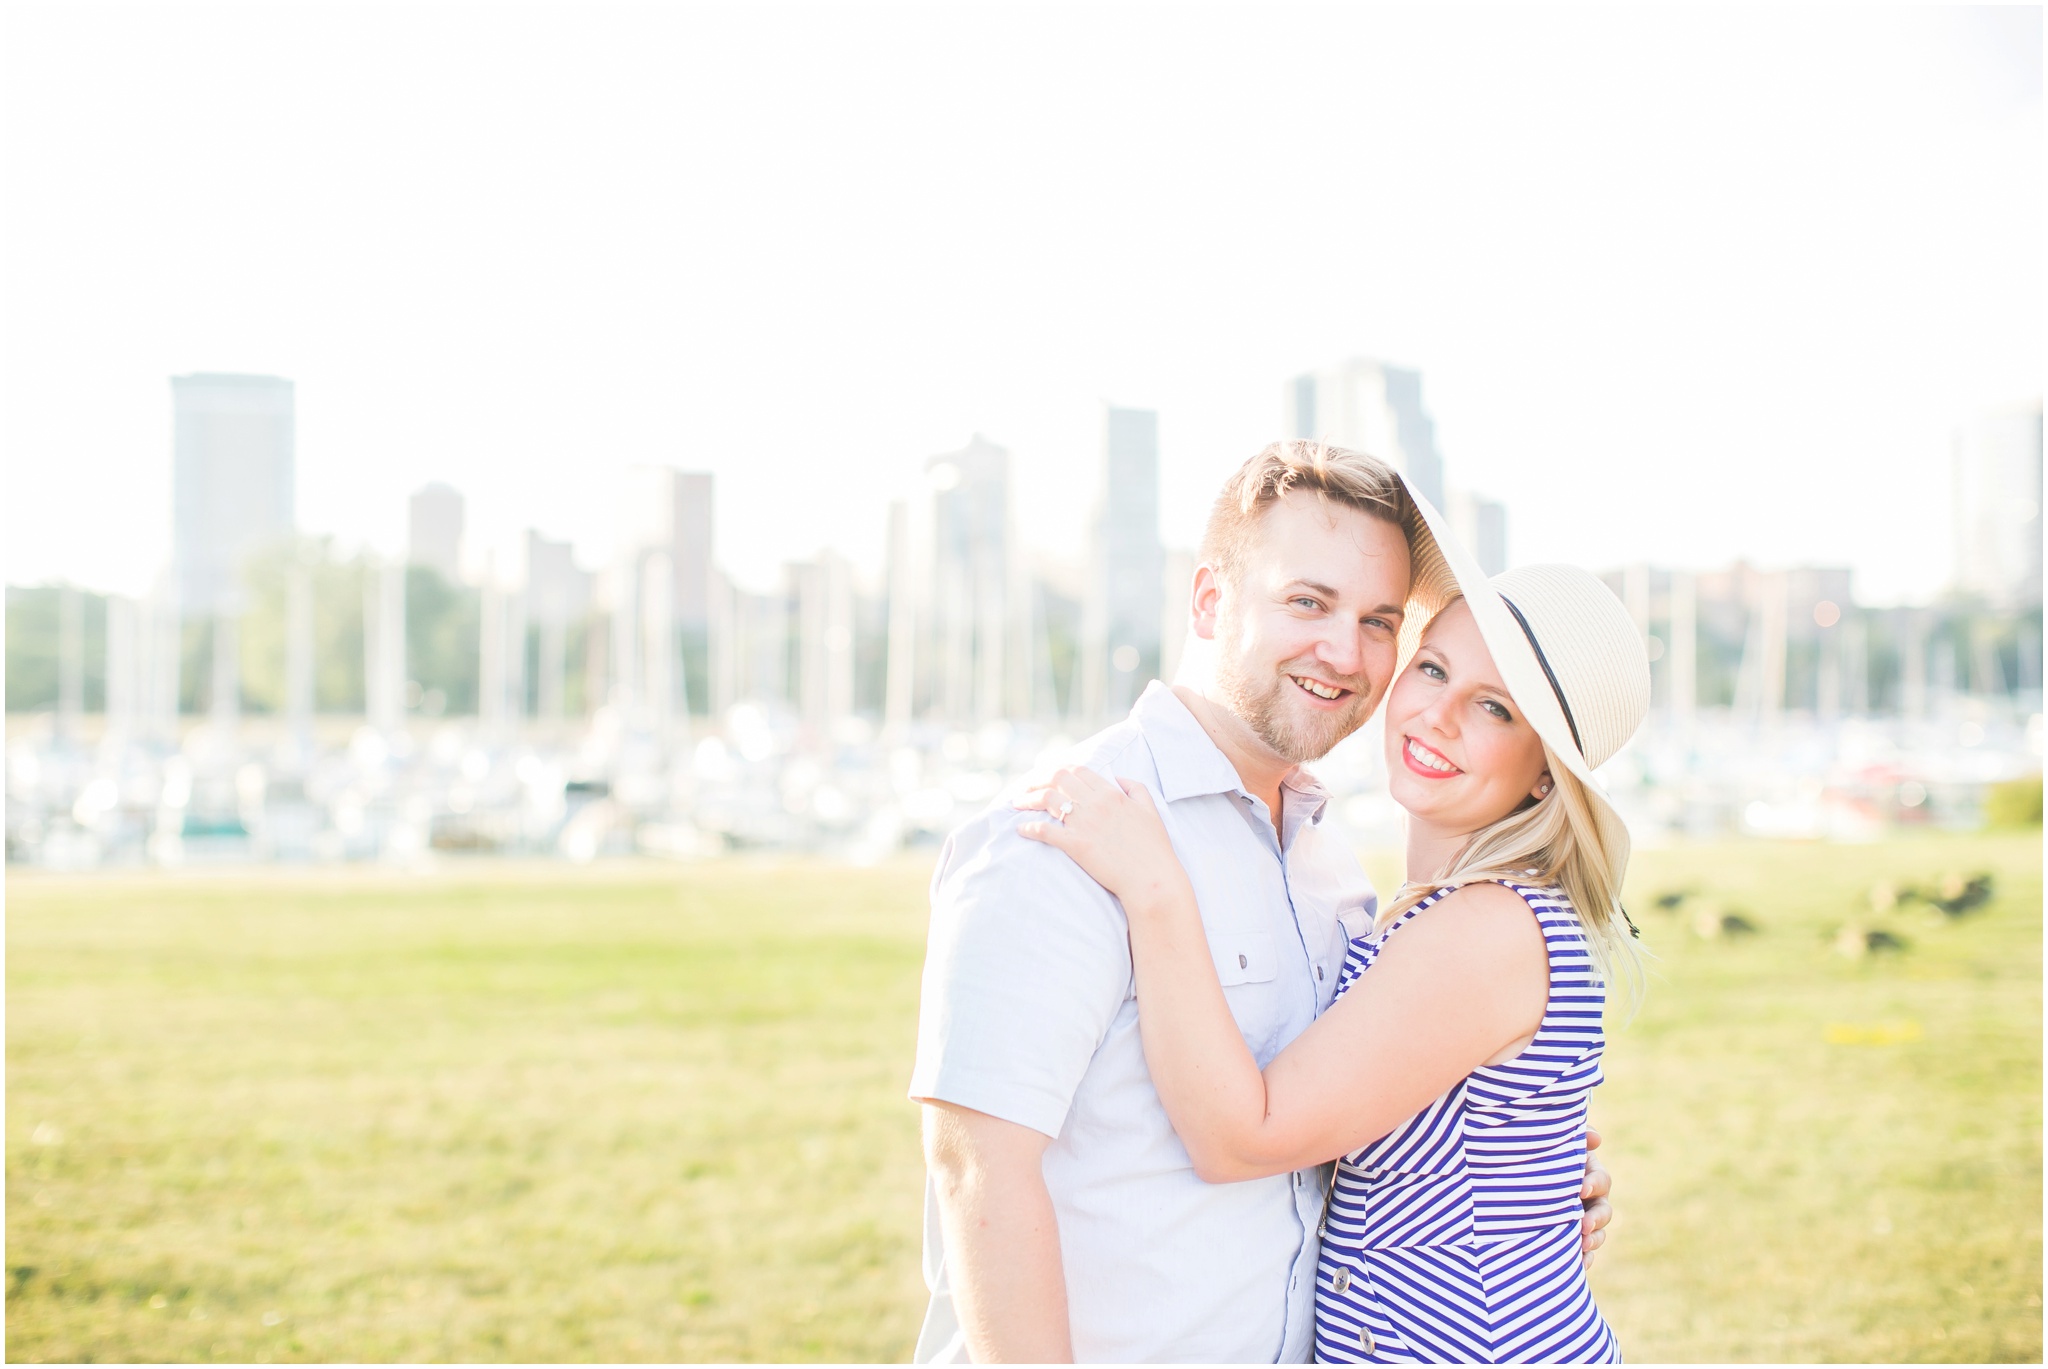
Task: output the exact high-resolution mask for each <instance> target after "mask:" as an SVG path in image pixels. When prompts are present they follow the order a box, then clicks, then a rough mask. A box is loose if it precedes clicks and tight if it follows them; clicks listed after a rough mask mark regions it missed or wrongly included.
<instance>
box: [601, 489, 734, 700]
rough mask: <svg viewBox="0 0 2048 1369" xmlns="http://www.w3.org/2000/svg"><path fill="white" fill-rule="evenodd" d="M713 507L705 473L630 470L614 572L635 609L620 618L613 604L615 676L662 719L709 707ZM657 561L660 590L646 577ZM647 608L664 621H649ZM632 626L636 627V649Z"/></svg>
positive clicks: (621, 595)
mask: <svg viewBox="0 0 2048 1369" xmlns="http://www.w3.org/2000/svg"><path fill="white" fill-rule="evenodd" d="M711 501H712V479H711V474H710V472H708V471H679V470H676V469H675V468H673V467H671V466H635V467H633V468H632V469H631V470H630V471H628V472H627V480H626V491H625V504H624V507H623V515H624V516H623V519H622V527H621V534H622V535H621V537H620V539H619V557H620V563H619V565H618V567H617V568H616V570H615V582H616V584H617V585H619V586H622V587H624V588H623V589H622V590H619V591H615V597H619V598H621V599H628V598H630V599H633V600H635V601H636V602H637V604H638V608H637V610H636V611H633V612H629V613H626V614H625V615H624V616H623V617H622V616H620V614H619V612H618V611H617V607H618V606H615V611H614V615H613V625H614V631H615V632H616V633H617V634H618V635H617V639H616V640H615V643H614V651H615V654H616V656H617V660H618V661H619V662H620V663H621V664H620V666H619V668H618V669H617V671H616V673H615V678H616V680H617V681H618V682H619V685H620V687H623V688H624V689H626V690H627V691H628V692H629V693H630V694H631V696H632V697H633V698H635V699H636V700H637V702H638V703H639V704H640V705H641V706H642V707H646V708H651V709H653V710H654V712H655V714H656V715H659V716H663V717H666V716H671V715H672V714H673V713H675V712H678V711H680V710H681V709H682V708H684V707H685V706H687V707H688V708H690V709H692V710H694V711H698V712H702V711H704V710H705V709H706V708H707V707H708V706H709V704H710V698H711V688H710V684H711V655H712V652H711V644H710V628H711V617H712V614H711V592H712V583H713V581H712V576H713V570H712V564H711V529H712V502H711ZM656 557H659V558H660V560H659V562H658V563H656V564H658V565H659V566H660V567H661V574H662V576H663V577H664V582H663V583H662V584H661V585H659V586H655V585H653V584H652V583H651V582H650V581H649V580H648V578H647V576H648V569H647V568H648V565H649V564H650V563H651V562H653V558H656ZM649 604H652V605H654V606H655V607H656V609H657V610H659V612H660V613H661V615H662V621H661V622H655V621H654V620H653V619H651V618H649V617H648V613H647V606H648V605H649ZM622 627H623V628H624V629H628V630H621V629H622ZM632 628H637V629H638V633H639V640H638V641H637V643H636V642H635V641H634V640H632V639H633V635H634V634H633V632H632V631H631V630H630V629H632ZM656 639H660V640H656ZM657 653H658V655H657ZM628 662H637V665H638V668H637V672H636V671H631V670H628V669H626V667H625V664H624V663H628ZM635 679H638V680H639V683H638V684H637V685H635V684H634V683H633V681H634V680H635ZM650 690H652V691H659V692H660V693H661V697H659V698H656V697H654V696H653V693H651V692H650Z"/></svg>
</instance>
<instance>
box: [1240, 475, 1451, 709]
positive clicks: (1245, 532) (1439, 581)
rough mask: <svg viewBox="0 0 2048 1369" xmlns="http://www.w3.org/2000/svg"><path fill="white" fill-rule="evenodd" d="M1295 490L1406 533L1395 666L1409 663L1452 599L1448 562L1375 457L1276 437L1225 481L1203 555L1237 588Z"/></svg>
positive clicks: (1404, 493)
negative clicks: (1406, 579)
mask: <svg viewBox="0 0 2048 1369" xmlns="http://www.w3.org/2000/svg"><path fill="white" fill-rule="evenodd" d="M1293 490H1312V491H1314V493H1315V495H1316V497H1317V498H1318V499H1320V500H1322V501H1323V502H1324V503H1326V504H1341V505H1343V506H1344V507H1346V508H1351V509H1356V510H1358V511H1359V512H1360V513H1363V514H1365V515H1367V516H1368V517H1371V518H1378V519H1382V520H1384V521H1386V522H1389V523H1392V524H1393V525H1394V526H1395V527H1397V528H1399V529H1400V530H1401V533H1402V535H1403V536H1404V537H1406V538H1407V539H1408V560H1409V574H1410V577H1411V578H1410V584H1409V591H1408V603H1407V605H1406V616H1405V618H1404V620H1403V623H1402V627H1401V645H1400V654H1399V657H1398V660H1399V663H1400V664H1398V665H1397V666H1396V667H1395V669H1396V671H1397V673H1398V671H1399V670H1400V669H1401V668H1402V667H1404V666H1405V665H1406V664H1407V660H1408V657H1409V655H1410V654H1411V653H1412V652H1413V651H1414V650H1415V644H1416V643H1417V642H1418V641H1420V640H1421V638H1422V629H1423V628H1424V627H1425V626H1426V625H1427V624H1428V622H1429V619H1430V618H1431V617H1432V616H1433V615H1434V614H1435V613H1436V611H1437V610H1438V609H1439V608H1441V607H1442V606H1443V605H1444V604H1445V603H1446V602H1447V601H1448V600H1449V598H1450V597H1451V595H1452V594H1453V593H1455V590H1454V588H1453V586H1452V581H1451V575H1450V568H1449V567H1448V566H1446V565H1445V564H1444V558H1443V554H1442V553H1441V552H1439V551H1438V550H1437V546H1436V539H1435V538H1434V537H1432V536H1430V533H1429V528H1428V527H1427V526H1426V525H1425V524H1424V523H1423V521H1422V514H1421V513H1420V512H1419V511H1418V510H1417V509H1416V507H1415V501H1414V499H1413V498H1411V497H1410V496H1409V494H1408V487H1407V486H1406V485H1405V484H1403V483H1402V481H1401V477H1400V475H1399V474H1398V473H1397V472H1396V471H1395V470H1394V468H1393V467H1392V466H1390V465H1388V464H1387V463H1386V462H1384V461H1382V460H1380V459H1379V458H1378V457H1376V456H1368V455H1366V454H1365V453H1364V452H1354V451H1351V450H1349V449H1347V448H1344V447H1332V446H1330V445H1329V444H1328V443H1324V442H1307V441H1302V440H1299V439H1297V440H1295V441H1291V442H1274V443H1271V444H1269V445H1268V446H1267V447H1266V448H1265V449H1264V450H1262V451H1260V452H1259V454H1258V455H1257V456H1254V457H1253V458H1252V459H1251V460H1249V461H1247V462H1245V463H1244V465H1242V466H1240V467H1238V468H1237V473H1236V474H1235V475H1233V476H1231V477H1230V479H1229V480H1227V481H1225V482H1224V485H1223V492H1222V493H1221V494H1219V495H1217V496H1216V503H1215V505H1214V506H1213V507H1212V508H1211V509H1210V510H1209V525H1208V527H1207V528H1205V529H1204V530H1203V532H1202V550H1201V560H1202V563H1203V564H1204V565H1207V566H1211V567H1213V568H1214V569H1215V571H1216V574H1217V577H1218V578H1219V579H1221V580H1223V581H1224V582H1225V583H1226V584H1229V585H1232V586H1235V585H1236V583H1237V580H1238V577H1239V576H1240V575H1241V574H1242V573H1243V571H1244V566H1245V562H1246V560H1247V559H1248V558H1249V557H1250V554H1251V549H1252V546H1253V545H1254V544H1255V543H1256V542H1257V540H1258V536H1259V526H1260V524H1261V522H1262V521H1263V520H1264V518H1265V516H1266V510H1267V509H1269V508H1271V507H1272V506H1273V505H1274V504H1276V503H1278V502H1279V501H1280V500H1282V499H1284V498H1286V497H1287V495H1288V493H1289V492H1291V491H1293Z"/></svg>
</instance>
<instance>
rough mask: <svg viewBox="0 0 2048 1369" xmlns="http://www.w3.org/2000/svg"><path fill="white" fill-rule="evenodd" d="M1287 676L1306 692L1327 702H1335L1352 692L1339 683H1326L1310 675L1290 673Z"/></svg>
mask: <svg viewBox="0 0 2048 1369" xmlns="http://www.w3.org/2000/svg"><path fill="white" fill-rule="evenodd" d="M1287 678H1288V679H1290V680H1292V681H1294V683H1295V684H1296V685H1298V686H1300V687H1301V689H1302V690H1303V691H1304V692H1306V693H1308V694H1312V695H1314V696H1315V697H1316V698H1318V699H1321V700H1322V701H1323V702H1325V703H1335V702H1336V701H1337V700H1339V699H1342V698H1345V697H1346V696H1348V695H1349V694H1350V693H1351V691H1350V690H1348V689H1345V688H1343V687H1341V686H1339V685H1333V684H1325V683H1323V682H1322V681H1321V680H1318V679H1316V678H1314V677H1313V676H1310V675H1289V676H1288V677H1287Z"/></svg>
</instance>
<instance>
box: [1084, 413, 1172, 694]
mask: <svg viewBox="0 0 2048 1369" xmlns="http://www.w3.org/2000/svg"><path fill="white" fill-rule="evenodd" d="M1165 558H1166V554H1165V550H1164V548H1162V547H1161V545H1160V542H1159V415H1158V414H1156V413H1154V412H1153V411H1151V410H1150V409H1119V408H1115V407H1111V408H1109V409H1108V410H1106V411H1105V413H1104V415H1103V443H1102V492H1101V498H1100V504H1099V506H1098V508H1097V513H1096V524H1095V546H1094V548H1093V554H1092V556H1091V558H1090V561H1091V574H1090V581H1091V583H1090V585H1089V590H1088V603H1087V607H1086V612H1085V616H1084V627H1085V630H1086V631H1087V634H1088V640H1087V641H1086V642H1084V643H1083V644H1082V652H1083V659H1082V677H1083V693H1084V696H1085V699H1084V702H1085V704H1086V706H1087V710H1088V712H1090V713H1092V714H1093V715H1095V716H1096V717H1100V718H1116V717H1121V716H1123V714H1125V713H1126V712H1128V711H1129V710H1130V707H1131V705H1132V704H1133V703H1135V702H1136V701H1137V697H1138V695H1139V693H1140V692H1142V691H1143V689H1144V687H1145V683H1146V682H1147V681H1148V680H1153V679H1157V678H1159V674H1160V666H1161V663H1160V649H1159V648H1160V629H1161V623H1162V619H1163V616H1164V613H1165V606H1164V598H1165V574H1166V567H1165Z"/></svg>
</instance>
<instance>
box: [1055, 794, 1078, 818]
mask: <svg viewBox="0 0 2048 1369" xmlns="http://www.w3.org/2000/svg"><path fill="white" fill-rule="evenodd" d="M1073 811H1074V801H1073V800H1072V799H1068V800H1067V801H1066V802H1065V803H1063V804H1061V805H1060V807H1059V811H1058V812H1056V813H1054V814H1053V816H1054V817H1056V818H1058V819H1059V820H1060V821H1061V822H1065V821H1066V820H1067V814H1069V813H1071V812H1073Z"/></svg>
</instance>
